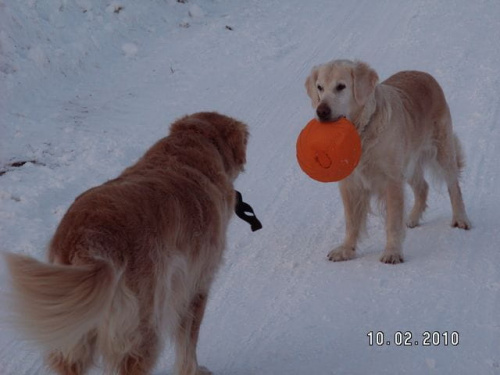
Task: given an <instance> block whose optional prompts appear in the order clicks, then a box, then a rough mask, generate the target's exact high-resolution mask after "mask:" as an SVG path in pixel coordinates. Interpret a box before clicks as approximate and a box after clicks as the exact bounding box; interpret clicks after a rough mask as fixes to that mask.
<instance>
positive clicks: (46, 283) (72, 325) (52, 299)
mask: <svg viewBox="0 0 500 375" xmlns="http://www.w3.org/2000/svg"><path fill="white" fill-rule="evenodd" d="M5 259H6V262H7V266H8V269H9V271H10V274H11V276H12V285H13V306H12V307H13V309H14V312H15V314H16V316H15V318H16V323H18V324H19V328H20V329H21V330H22V331H24V333H25V335H26V338H27V339H29V340H33V341H36V342H39V343H40V344H42V345H43V346H44V347H45V348H65V347H72V346H73V345H74V344H75V343H76V342H77V341H78V340H79V339H80V338H81V337H82V336H83V335H84V334H85V333H87V332H88V331H90V330H91V329H94V328H96V327H97V326H99V324H100V321H101V319H102V318H103V316H104V315H105V312H106V311H108V310H109V309H110V306H111V302H112V299H113V295H114V294H115V288H116V283H117V276H116V275H115V271H114V269H113V266H112V265H111V264H110V263H107V262H105V261H95V263H94V264H92V265H88V266H67V265H56V264H46V263H42V262H39V261H38V260H35V259H33V258H30V257H26V256H21V255H16V254H5Z"/></svg>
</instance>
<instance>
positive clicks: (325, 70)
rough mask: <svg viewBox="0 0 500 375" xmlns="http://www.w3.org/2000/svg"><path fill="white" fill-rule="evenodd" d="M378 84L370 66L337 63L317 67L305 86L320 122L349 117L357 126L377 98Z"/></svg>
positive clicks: (343, 62) (344, 61) (375, 74)
mask: <svg viewBox="0 0 500 375" xmlns="http://www.w3.org/2000/svg"><path fill="white" fill-rule="evenodd" d="M377 82H378V75H377V73H376V72H375V71H374V70H373V69H371V68H370V67H369V66H368V65H367V64H365V63H363V62H359V61H356V62H353V61H350V60H334V61H332V62H329V63H327V64H324V65H320V66H317V67H314V68H313V69H312V72H311V74H310V75H309V77H307V79H306V84H305V86H306V90H307V94H308V95H309V97H310V98H311V102H312V106H313V108H314V109H315V110H316V116H317V118H318V120H320V121H336V120H338V119H339V118H340V117H346V118H347V119H348V120H350V121H353V122H354V121H355V120H356V119H355V116H356V114H358V113H360V112H361V111H362V109H363V107H364V105H365V104H366V103H367V101H368V99H369V98H370V97H371V95H373V94H374V91H375V86H376V85H377Z"/></svg>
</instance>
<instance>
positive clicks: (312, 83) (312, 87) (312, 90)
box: [305, 66, 319, 108]
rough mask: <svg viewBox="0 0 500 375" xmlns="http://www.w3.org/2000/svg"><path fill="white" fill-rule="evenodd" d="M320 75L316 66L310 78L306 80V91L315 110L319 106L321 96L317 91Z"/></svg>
mask: <svg viewBox="0 0 500 375" xmlns="http://www.w3.org/2000/svg"><path fill="white" fill-rule="evenodd" d="M318 73H319V69H318V67H317V66H315V67H314V68H313V69H312V71H311V74H309V77H307V79H306V84H305V86H306V90H307V95H309V97H310V98H311V104H312V106H313V108H316V107H317V106H318V104H319V95H318V90H317V89H316V81H317V80H318Z"/></svg>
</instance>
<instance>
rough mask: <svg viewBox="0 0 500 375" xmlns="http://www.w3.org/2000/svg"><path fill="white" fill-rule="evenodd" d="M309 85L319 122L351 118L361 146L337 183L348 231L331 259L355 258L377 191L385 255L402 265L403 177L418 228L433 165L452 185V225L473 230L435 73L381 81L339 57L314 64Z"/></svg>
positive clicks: (457, 145) (458, 155)
mask: <svg viewBox="0 0 500 375" xmlns="http://www.w3.org/2000/svg"><path fill="white" fill-rule="evenodd" d="M305 86H306V90H307V93H308V95H309V97H310V98H311V101H312V106H313V108H314V109H315V110H316V116H317V118H318V120H320V121H325V122H326V121H335V120H337V119H339V118H340V117H346V118H347V119H348V120H350V121H351V122H352V123H353V124H354V126H355V127H356V129H357V131H358V133H359V135H360V137H361V142H362V147H363V154H362V156H361V160H360V162H359V164H358V166H357V168H356V169H355V171H354V172H353V173H352V174H351V175H350V176H349V177H347V178H346V179H344V180H342V181H341V182H340V183H339V188H340V193H341V196H342V201H343V204H344V215H345V220H346V233H345V238H344V241H343V243H342V244H341V245H340V246H338V247H336V248H334V249H333V250H332V251H331V252H330V253H329V254H328V258H329V259H330V260H331V261H342V260H348V259H352V258H354V256H355V250H356V245H357V243H358V239H359V237H360V234H361V233H362V232H363V230H364V229H365V224H366V217H367V213H368V211H369V207H370V197H371V196H376V197H378V198H379V200H380V202H381V203H382V206H383V207H385V214H386V216H385V222H386V237H387V240H386V246H385V250H384V252H383V254H382V257H381V258H380V260H381V261H382V262H384V263H390V264H396V263H400V262H402V261H403V256H402V245H403V240H404V236H405V225H404V203H405V195H404V189H405V182H408V183H409V185H410V186H411V188H412V190H413V193H414V196H415V202H414V205H413V208H412V210H411V212H410V214H409V218H408V220H407V222H406V224H407V226H408V227H410V228H413V227H415V226H417V225H419V221H420V218H421V216H422V213H423V212H424V210H425V208H426V201H427V194H428V190H429V188H428V184H427V182H426V181H425V178H424V168H425V167H431V170H432V172H434V174H435V175H436V176H438V177H439V178H441V179H443V180H444V181H445V182H446V184H447V186H448V192H449V196H450V200H451V207H452V210H453V219H452V222H451V225H452V226H453V227H458V228H462V229H469V228H470V226H471V224H470V222H469V219H468V218H467V214H466V212H465V207H464V203H463V200H462V193H461V191H460V186H459V175H460V170H461V168H462V167H463V164H464V162H463V156H462V151H461V147H460V143H459V141H458V138H457V137H456V135H455V134H454V133H453V129H452V124H451V115H450V110H449V108H448V104H447V103H446V99H445V97H444V93H443V90H442V89H441V87H440V86H439V84H438V83H437V82H436V80H435V79H434V78H433V77H432V76H431V75H429V74H427V73H423V72H417V71H403V72H399V73H396V74H394V75H393V76H391V77H389V78H388V79H386V80H385V81H383V82H382V83H379V82H378V75H377V73H376V72H375V71H374V70H373V69H371V68H370V66H368V65H367V64H366V63H364V62H360V61H355V62H353V61H349V60H335V61H331V62H329V63H326V64H324V65H320V66H317V67H314V68H313V69H312V72H311V74H310V75H309V76H308V78H307V80H306V83H305Z"/></svg>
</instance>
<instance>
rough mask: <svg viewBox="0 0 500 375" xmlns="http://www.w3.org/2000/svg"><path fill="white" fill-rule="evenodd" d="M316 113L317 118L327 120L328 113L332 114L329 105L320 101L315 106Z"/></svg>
mask: <svg viewBox="0 0 500 375" xmlns="http://www.w3.org/2000/svg"><path fill="white" fill-rule="evenodd" d="M316 114H317V115H318V118H319V119H320V120H324V121H326V120H328V119H330V115H331V114H332V111H331V110H330V107H329V106H328V104H325V103H321V104H320V105H319V106H318V108H316Z"/></svg>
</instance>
